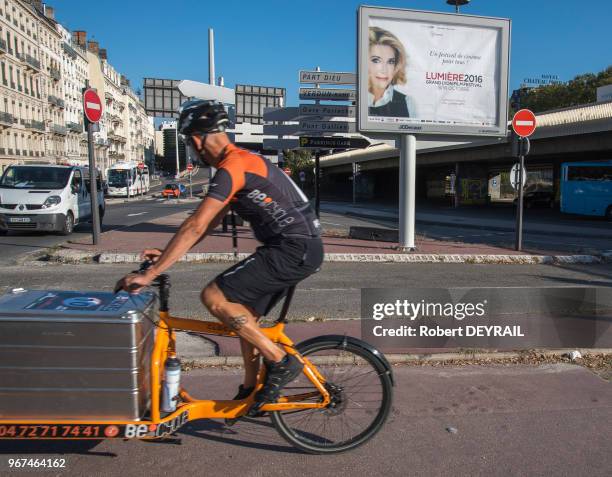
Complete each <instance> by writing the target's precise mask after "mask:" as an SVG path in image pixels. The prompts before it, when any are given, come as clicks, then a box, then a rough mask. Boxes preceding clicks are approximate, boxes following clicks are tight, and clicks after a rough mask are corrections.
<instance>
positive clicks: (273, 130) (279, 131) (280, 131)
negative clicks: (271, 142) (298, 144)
mask: <svg viewBox="0 0 612 477" xmlns="http://www.w3.org/2000/svg"><path fill="white" fill-rule="evenodd" d="M299 130H300V125H299V124H264V127H263V133H264V134H265V135H266V136H295V133H297V132H298V131H299Z"/></svg>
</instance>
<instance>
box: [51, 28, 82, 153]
mask: <svg viewBox="0 0 612 477" xmlns="http://www.w3.org/2000/svg"><path fill="white" fill-rule="evenodd" d="M57 26H58V30H59V32H60V35H61V37H62V64H61V66H62V68H61V75H62V81H63V83H64V102H65V108H64V123H65V125H66V129H67V135H66V142H65V149H64V151H65V156H66V158H67V162H68V164H71V165H85V164H87V163H88V161H89V157H88V154H87V134H86V132H85V129H84V125H83V101H82V91H83V88H85V86H86V84H87V75H88V70H89V66H88V64H87V52H86V51H85V49H84V48H82V47H81V46H80V45H79V44H78V43H77V42H76V41H73V38H72V34H71V33H70V31H68V30H67V29H66V28H65V27H64V26H63V25H61V24H58V25H57Z"/></svg>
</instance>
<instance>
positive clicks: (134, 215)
mask: <svg viewBox="0 0 612 477" xmlns="http://www.w3.org/2000/svg"><path fill="white" fill-rule="evenodd" d="M144 214H148V212H138V213H137V214H127V216H128V217H136V216H137V215H144Z"/></svg>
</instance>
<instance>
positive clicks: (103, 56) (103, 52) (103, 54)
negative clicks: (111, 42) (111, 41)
mask: <svg viewBox="0 0 612 477" xmlns="http://www.w3.org/2000/svg"><path fill="white" fill-rule="evenodd" d="M100 59H101V60H108V54H107V52H106V48H100Z"/></svg>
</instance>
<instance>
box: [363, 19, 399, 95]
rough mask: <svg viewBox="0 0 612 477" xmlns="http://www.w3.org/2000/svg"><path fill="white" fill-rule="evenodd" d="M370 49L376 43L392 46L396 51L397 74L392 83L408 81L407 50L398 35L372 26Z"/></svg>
mask: <svg viewBox="0 0 612 477" xmlns="http://www.w3.org/2000/svg"><path fill="white" fill-rule="evenodd" d="M369 36H370V49H372V47H373V46H375V45H385V46H390V47H391V48H393V51H395V70H396V71H395V74H394V75H393V79H392V80H391V84H404V83H406V50H405V49H404V45H402V42H401V41H399V40H398V39H397V37H396V36H395V35H394V34H393V33H391V32H389V31H387V30H383V29H382V28H379V27H370V34H369Z"/></svg>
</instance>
